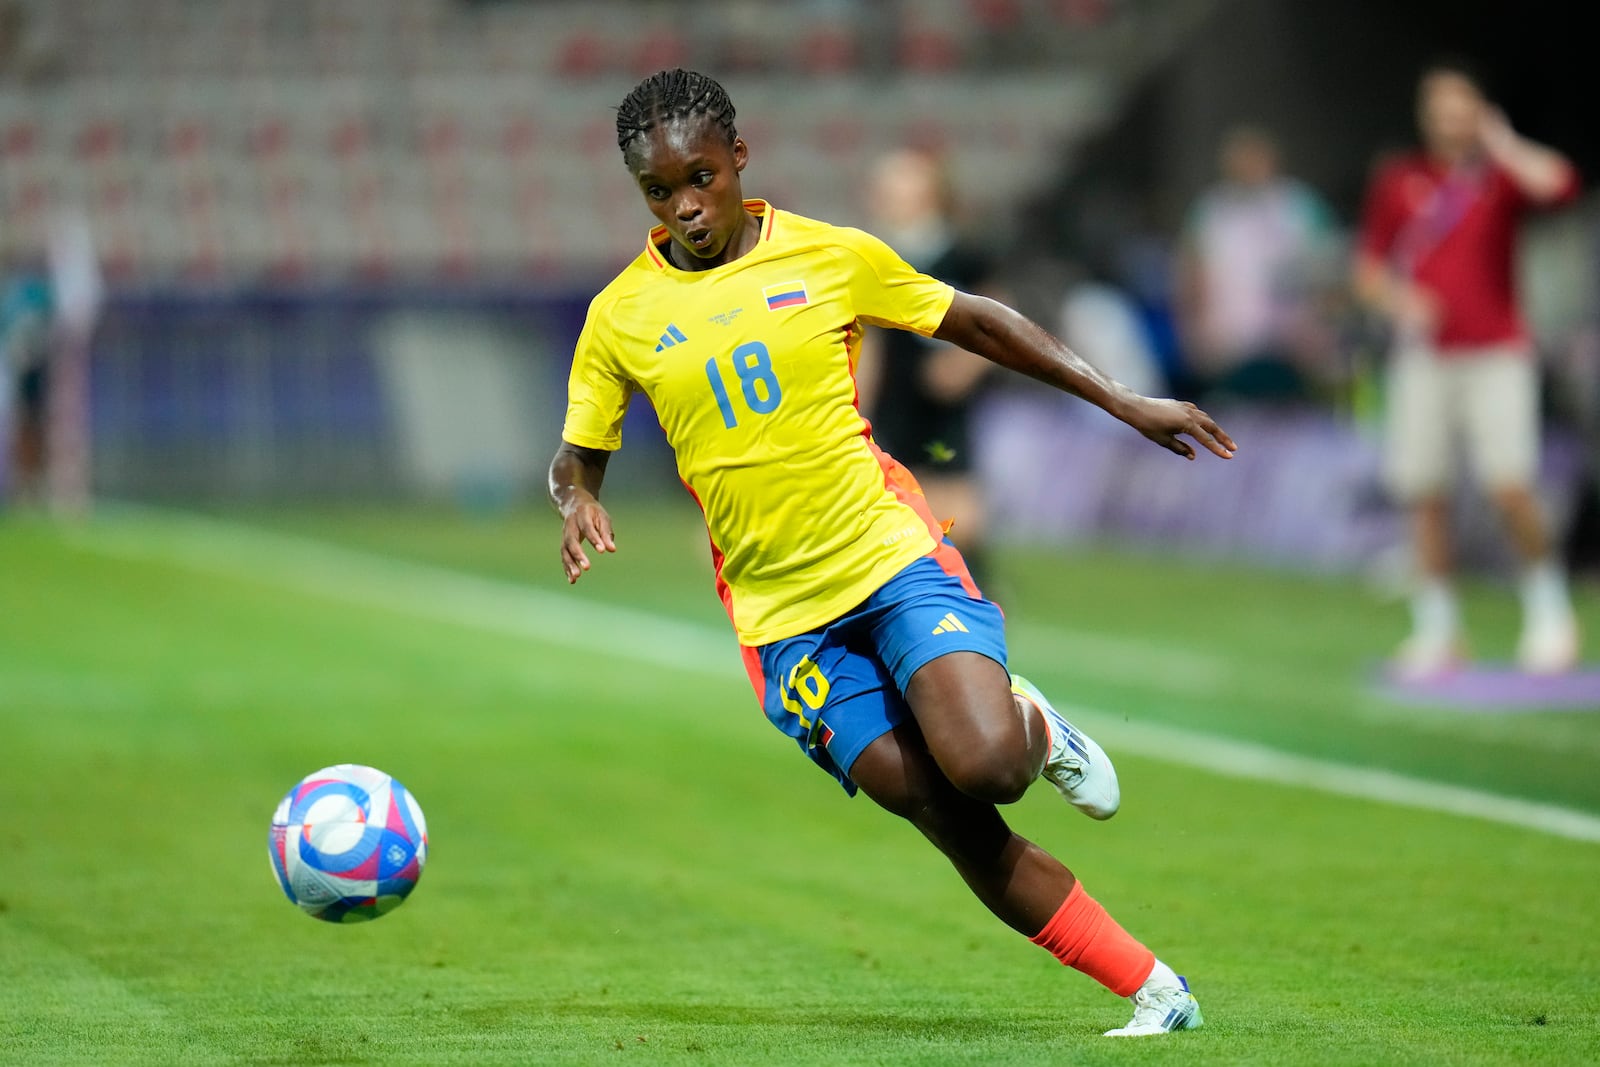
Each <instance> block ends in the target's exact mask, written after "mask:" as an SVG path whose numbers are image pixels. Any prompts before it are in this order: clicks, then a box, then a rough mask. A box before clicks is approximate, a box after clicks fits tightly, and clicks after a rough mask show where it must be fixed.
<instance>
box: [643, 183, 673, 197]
mask: <svg viewBox="0 0 1600 1067" xmlns="http://www.w3.org/2000/svg"><path fill="white" fill-rule="evenodd" d="M644 195H645V196H648V197H649V198H650V199H651V200H665V199H666V198H667V196H668V192H667V187H666V186H664V185H649V186H646V187H645V190H644Z"/></svg>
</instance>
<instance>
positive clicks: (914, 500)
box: [867, 437, 983, 600]
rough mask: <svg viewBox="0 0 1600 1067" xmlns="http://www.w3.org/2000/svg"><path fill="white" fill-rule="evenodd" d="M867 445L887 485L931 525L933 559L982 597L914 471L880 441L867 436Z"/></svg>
mask: <svg viewBox="0 0 1600 1067" xmlns="http://www.w3.org/2000/svg"><path fill="white" fill-rule="evenodd" d="M867 447H868V448H870V449H872V454H873V455H874V456H876V457H877V460H878V466H879V467H881V468H882V469H883V484H884V485H885V486H886V487H888V489H889V491H890V492H892V493H893V494H894V495H895V499H897V500H899V501H900V503H902V504H904V505H906V507H908V508H910V509H911V510H912V511H914V512H916V513H917V515H918V517H920V518H921V519H922V521H923V522H925V523H927V524H928V535H929V536H930V537H932V538H933V545H934V548H933V551H932V552H929V553H928V555H929V557H931V558H932V559H933V561H934V562H935V563H937V564H939V566H940V567H941V568H942V569H943V570H944V572H945V573H946V574H948V575H949V576H950V577H952V578H956V579H959V580H960V582H961V587H962V588H963V589H965V590H966V591H967V595H968V596H970V597H971V598H972V599H974V600H982V599H983V594H982V593H981V592H979V591H978V583H977V582H975V581H973V580H972V572H971V571H969V570H967V561H966V560H964V559H962V558H961V553H960V552H958V551H957V550H956V546H954V545H952V544H950V542H948V541H946V540H945V539H944V533H945V531H944V526H943V525H941V524H940V522H939V520H938V519H936V518H934V517H933V509H931V508H929V507H928V498H927V496H925V495H924V494H923V492H922V486H921V485H918V484H917V479H916V476H915V475H914V474H912V473H911V472H910V471H908V470H906V469H905V468H904V467H902V466H901V465H900V464H899V462H898V461H897V460H896V459H895V458H894V457H893V456H891V455H889V453H887V452H885V451H884V450H883V449H881V448H879V447H878V443H877V442H876V441H874V440H873V439H872V438H871V437H867Z"/></svg>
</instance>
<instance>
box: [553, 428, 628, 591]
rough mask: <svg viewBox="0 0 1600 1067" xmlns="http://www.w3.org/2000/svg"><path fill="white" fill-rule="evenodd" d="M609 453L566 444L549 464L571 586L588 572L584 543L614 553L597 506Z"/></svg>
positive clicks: (614, 543) (606, 523)
mask: <svg viewBox="0 0 1600 1067" xmlns="http://www.w3.org/2000/svg"><path fill="white" fill-rule="evenodd" d="M610 460H611V453H610V452H607V451H605V450H604V449H601V448H583V447H581V446H579V445H574V444H569V443H567V442H565V441H563V442H562V443H561V447H560V448H559V449H557V450H556V457H555V459H553V460H551V461H550V502H551V503H552V504H554V505H555V506H556V510H557V511H559V512H560V513H561V518H562V520H563V521H562V524H561V567H562V569H563V570H565V571H566V573H567V584H568V585H571V584H572V583H573V582H576V581H577V580H578V579H579V578H580V577H582V576H583V572H584V571H586V570H588V569H589V556H588V554H587V553H585V552H584V550H583V543H584V542H585V541H587V542H589V543H590V544H591V545H593V546H594V547H595V548H596V549H597V550H598V551H601V552H615V551H616V550H617V541H616V537H615V536H614V535H613V534H612V532H611V516H610V515H608V514H606V509H605V508H603V507H601V506H600V483H601V482H603V481H605V477H606V464H607V463H608V462H610Z"/></svg>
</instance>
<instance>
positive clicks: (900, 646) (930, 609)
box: [746, 541, 1006, 796]
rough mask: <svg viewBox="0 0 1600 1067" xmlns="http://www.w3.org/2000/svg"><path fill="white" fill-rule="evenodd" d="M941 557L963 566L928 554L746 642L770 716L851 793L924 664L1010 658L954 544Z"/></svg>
mask: <svg viewBox="0 0 1600 1067" xmlns="http://www.w3.org/2000/svg"><path fill="white" fill-rule="evenodd" d="M937 555H938V556H939V557H941V558H942V559H943V560H944V561H945V563H946V565H955V566H957V567H958V568H959V573H955V574H952V573H949V572H947V571H946V570H945V569H944V567H943V566H941V565H940V562H939V561H938V560H936V559H935V557H934V556H933V555H929V556H924V557H922V558H921V559H919V560H917V561H916V562H915V563H912V564H911V565H910V566H908V567H906V568H905V569H904V570H902V571H901V572H900V573H899V574H896V575H895V576H894V577H893V578H891V579H889V581H888V582H886V583H885V584H884V585H883V586H882V587H881V588H880V589H879V590H878V591H877V592H875V593H873V594H872V595H871V596H869V597H868V598H867V599H866V600H865V601H863V602H862V603H861V604H860V605H858V606H857V607H856V608H855V610H853V611H851V612H849V613H848V614H846V615H843V616H841V617H840V618H837V619H835V620H834V621H833V622H831V623H828V624H827V625H826V626H822V627H819V628H817V629H815V630H811V631H809V632H807V633H803V634H799V635H797V636H794V637H786V638H784V639H783V640H781V641H774V642H772V643H771V644H770V645H762V646H761V647H759V648H754V649H747V650H746V655H747V657H751V656H754V657H759V661H760V668H761V674H760V677H759V679H757V678H755V677H752V681H754V682H756V685H757V692H758V694H759V695H760V697H761V704H762V709H763V710H764V711H765V712H766V713H767V718H768V719H769V720H771V722H772V724H773V725H774V726H776V727H777V728H778V729H780V730H782V731H783V732H784V733H786V734H788V735H789V736H790V737H792V738H794V739H795V741H796V742H798V743H799V745H800V749H801V751H803V752H804V753H805V754H806V755H807V756H810V757H811V759H812V760H813V761H814V762H815V763H816V764H817V766H819V767H821V768H822V769H823V770H825V771H827V772H828V773H829V774H831V775H833V776H834V777H835V778H837V779H838V780H839V784H840V785H842V786H844V788H845V791H846V792H848V793H849V794H851V795H852V796H854V795H855V792H856V784H855V782H853V781H851V779H850V767H851V765H852V764H854V763H855V761H856V757H857V756H859V755H861V753H862V751H863V750H864V749H865V748H866V747H867V746H868V745H870V744H871V743H872V742H873V741H876V740H877V739H878V738H879V737H881V736H883V735H884V734H886V733H888V732H889V731H890V730H891V729H893V728H894V727H895V726H897V725H899V724H900V723H902V722H904V721H905V720H906V719H907V718H908V717H909V716H910V714H911V709H910V708H909V707H908V706H907V705H906V701H905V696H904V695H903V694H904V693H905V691H906V686H907V685H909V684H910V682H911V676H912V675H913V674H915V673H917V671H918V670H919V669H920V668H921V667H923V666H924V665H925V664H927V663H928V662H930V661H931V660H935V659H938V658H939V657H940V656H942V655H944V654H945V653H947V652H978V653H981V654H982V655H985V656H988V657H989V658H990V659H992V660H994V661H995V662H996V663H998V664H1000V666H1002V667H1004V666H1005V665H1006V634H1005V621H1004V617H1003V616H1002V615H1001V614H1000V609H999V608H998V607H997V606H995V605H994V604H992V603H990V602H989V601H987V600H985V599H983V597H982V595H981V594H979V593H978V590H977V587H976V586H975V585H972V579H971V577H970V576H968V575H967V574H966V568H965V565H963V564H961V557H960V556H959V555H957V554H956V552H955V549H954V546H952V545H950V543H949V542H948V541H947V542H945V544H944V545H943V546H941V548H940V550H939V552H938V553H937ZM751 666H752V667H753V666H754V664H751ZM753 674H754V672H753V671H752V675H753Z"/></svg>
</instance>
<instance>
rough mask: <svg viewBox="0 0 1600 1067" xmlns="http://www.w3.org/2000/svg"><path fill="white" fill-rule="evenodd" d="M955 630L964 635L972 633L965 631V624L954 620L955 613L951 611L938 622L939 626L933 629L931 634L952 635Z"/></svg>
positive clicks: (956, 619)
mask: <svg viewBox="0 0 1600 1067" xmlns="http://www.w3.org/2000/svg"><path fill="white" fill-rule="evenodd" d="M957 630H959V631H961V632H962V633H964V634H966V633H971V632H972V631H971V630H968V629H967V625H966V623H964V622H962V621H961V620H960V619H958V618H956V613H955V612H953V611H952V612H948V613H947V614H946V615H945V617H944V618H943V619H940V620H939V625H938V626H935V627H934V628H933V632H934V633H936V634H953V633H955V632H956V631H957Z"/></svg>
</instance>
